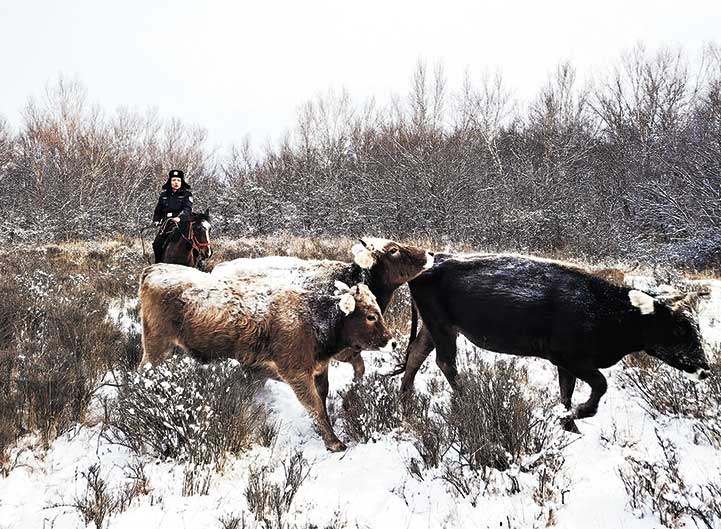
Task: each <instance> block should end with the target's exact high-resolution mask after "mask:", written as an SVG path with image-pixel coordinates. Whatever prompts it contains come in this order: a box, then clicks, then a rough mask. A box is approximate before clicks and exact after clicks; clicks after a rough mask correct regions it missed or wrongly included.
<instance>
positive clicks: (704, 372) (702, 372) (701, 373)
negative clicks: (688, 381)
mask: <svg viewBox="0 0 721 529" xmlns="http://www.w3.org/2000/svg"><path fill="white" fill-rule="evenodd" d="M696 374H697V376H698V379H699V380H706V379H707V378H708V377H710V376H711V371H709V370H708V369H699V370H698V371H697V372H696Z"/></svg>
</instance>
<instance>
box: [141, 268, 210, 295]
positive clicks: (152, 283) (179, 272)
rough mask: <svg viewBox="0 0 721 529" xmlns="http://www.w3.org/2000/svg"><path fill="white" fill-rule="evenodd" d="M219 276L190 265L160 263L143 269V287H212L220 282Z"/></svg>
mask: <svg viewBox="0 0 721 529" xmlns="http://www.w3.org/2000/svg"><path fill="white" fill-rule="evenodd" d="M218 282H219V280H218V278H215V277H212V276H210V274H206V273H205V272H201V271H200V270H197V269H195V268H190V267H188V266H182V265H176V264H167V263H160V264H154V265H151V266H149V267H147V268H146V269H145V270H143V274H142V278H141V288H160V289H167V288H172V287H178V286H183V285H194V286H198V287H208V288H209V287H212V286H216V285H217V284H218Z"/></svg>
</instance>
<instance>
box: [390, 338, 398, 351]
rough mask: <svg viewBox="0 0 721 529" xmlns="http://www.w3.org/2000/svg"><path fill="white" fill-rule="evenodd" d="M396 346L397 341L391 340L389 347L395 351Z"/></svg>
mask: <svg viewBox="0 0 721 529" xmlns="http://www.w3.org/2000/svg"><path fill="white" fill-rule="evenodd" d="M396 347H398V342H396V341H395V340H391V348H392V349H393V350H394V351H395V350H396Z"/></svg>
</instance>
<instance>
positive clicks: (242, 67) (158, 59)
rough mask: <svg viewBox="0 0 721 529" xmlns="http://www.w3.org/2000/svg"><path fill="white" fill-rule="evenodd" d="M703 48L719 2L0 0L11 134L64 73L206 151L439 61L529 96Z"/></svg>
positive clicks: (1, 107) (275, 129) (0, 98)
mask: <svg viewBox="0 0 721 529" xmlns="http://www.w3.org/2000/svg"><path fill="white" fill-rule="evenodd" d="M710 41H714V42H717V43H721V1H719V0H703V1H702V0H684V1H670V0H660V1H651V0H643V1H632V0H604V1H594V2H581V1H578V0H575V1H570V0H569V1H566V0H564V1H551V0H546V1H541V0H524V1H521V0H515V1H508V0H506V1H503V0H495V1H493V2H486V1H473V2H470V1H469V2H460V1H448V0H445V1H434V2H423V1H417V0H416V1H402V2H401V1H397V2H394V1H392V0H383V1H376V0H365V1H362V2H360V1H356V2H350V1H342V0H336V1H303V0H296V1H281V0H262V1H252V2H249V1H242V0H235V1H231V0H142V1H141V0H115V1H113V2H110V1H107V0H72V1H71V0H66V1H62V0H22V1H19V0H0V66H1V67H2V69H1V70H0V116H4V117H5V118H7V119H8V120H9V121H10V122H11V123H12V124H13V125H17V124H18V123H19V121H20V113H21V110H22V107H23V106H24V105H25V103H26V102H27V100H28V97H29V96H30V95H36V96H38V95H42V92H43V90H44V87H45V86H46V84H47V83H48V82H49V81H52V80H53V79H55V78H57V76H58V75H59V74H63V75H65V76H68V77H71V78H76V79H78V80H79V81H81V82H82V84H83V85H84V86H85V87H86V89H87V92H88V96H89V100H90V101H91V102H93V103H98V104H100V106H101V107H102V108H104V109H106V110H108V111H113V110H115V109H116V108H117V107H118V106H128V107H133V108H137V109H139V110H144V109H146V108H157V109H158V111H159V113H160V115H161V116H163V117H178V118H181V119H182V120H183V121H185V122H189V123H193V124H199V125H202V126H203V127H205V128H207V129H208V132H209V137H210V141H211V143H212V144H217V145H220V146H227V145H228V144H230V143H231V142H240V141H241V140H242V139H243V137H244V136H245V135H246V134H250V135H251V137H252V140H253V143H254V144H255V145H261V144H263V143H264V142H265V141H266V140H272V141H274V140H276V139H277V138H279V137H280V136H281V134H282V133H283V131H284V130H285V129H286V128H288V127H289V126H292V125H293V123H294V120H295V115H296V111H297V110H298V107H299V106H300V105H301V104H302V103H303V102H304V101H307V100H308V99H310V98H313V97H314V96H316V95H317V94H318V93H321V92H326V91H327V90H328V89H329V88H334V89H339V88H342V87H345V88H347V89H348V90H349V92H350V93H351V95H352V96H353V97H354V99H356V100H358V101H362V100H365V99H367V98H368V97H370V96H375V97H376V98H377V99H378V100H379V101H381V102H383V101H385V100H387V98H388V96H389V95H390V94H391V93H404V94H405V93H406V92H407V91H408V87H409V79H410V77H411V74H412V71H413V69H414V67H415V64H416V63H417V61H418V60H419V58H420V59H424V60H426V61H427V63H428V64H429V65H433V64H434V63H435V62H436V61H438V60H441V61H442V62H443V64H444V66H445V71H446V74H447V77H448V81H449V86H450V87H454V86H458V84H460V81H461V79H462V77H463V72H464V71H465V70H466V69H468V70H469V71H470V73H471V74H472V75H476V76H480V75H481V74H482V72H483V71H484V70H489V69H490V70H494V69H496V68H498V69H500V70H501V72H502V73H503V76H504V78H505V80H506V81H507V84H508V85H509V86H510V87H511V88H513V90H514V92H515V95H516V96H518V97H520V98H528V97H530V96H531V95H532V94H534V93H535V92H536V91H537V90H538V89H539V88H540V87H541V85H542V84H543V83H544V82H545V80H546V79H547V77H548V74H549V72H551V71H552V70H553V69H554V67H555V66H556V65H557V64H558V63H559V62H560V61H562V60H571V61H572V62H573V63H574V64H575V65H576V66H577V68H578V69H579V70H580V71H581V72H590V71H591V70H597V71H603V70H604V68H607V67H608V65H610V64H613V63H616V62H618V57H619V56H620V54H621V52H622V51H624V50H628V49H630V48H631V47H632V46H633V45H634V44H635V43H637V42H643V43H645V44H646V45H647V47H649V48H651V49H654V48H657V47H659V46H663V45H672V46H675V45H680V46H683V48H684V49H685V50H686V51H687V52H688V53H689V54H690V55H696V54H697V53H698V52H699V51H700V49H701V46H702V44H703V43H704V42H710Z"/></svg>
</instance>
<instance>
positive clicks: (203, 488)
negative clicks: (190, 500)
mask: <svg viewBox="0 0 721 529" xmlns="http://www.w3.org/2000/svg"><path fill="white" fill-rule="evenodd" d="M211 477H212V469H211V468H209V467H207V466H202V465H196V464H189V465H186V467H185V468H184V469H183V488H182V490H181V495H182V496H207V495H208V492H209V491H210V482H211Z"/></svg>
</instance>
